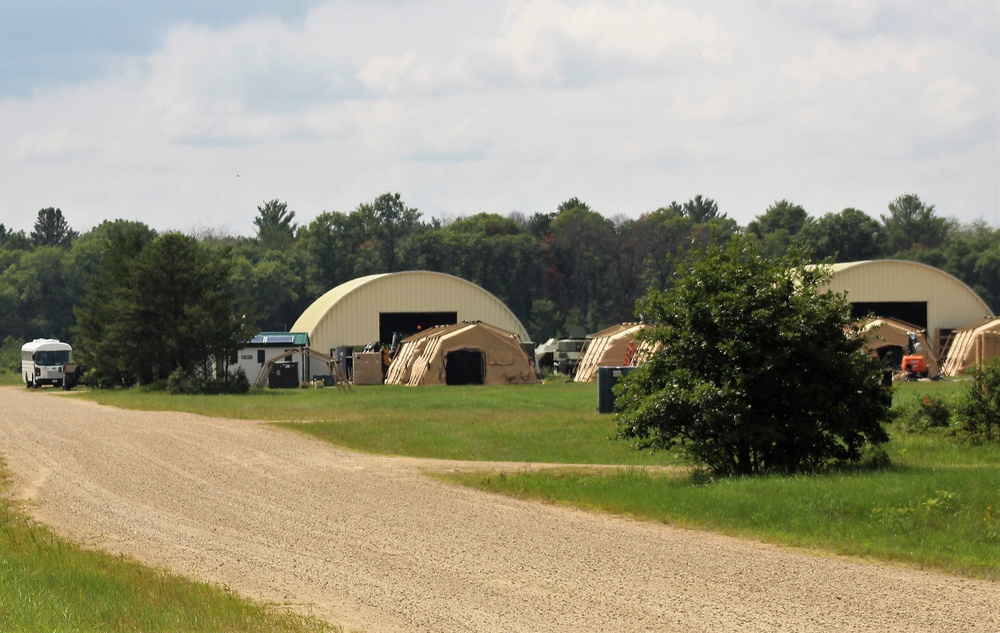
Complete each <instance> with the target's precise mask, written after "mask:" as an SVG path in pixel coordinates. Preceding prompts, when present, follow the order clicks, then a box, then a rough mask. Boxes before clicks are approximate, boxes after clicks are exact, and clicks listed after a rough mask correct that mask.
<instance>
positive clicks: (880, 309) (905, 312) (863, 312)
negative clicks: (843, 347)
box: [851, 301, 927, 330]
mask: <svg viewBox="0 0 1000 633" xmlns="http://www.w3.org/2000/svg"><path fill="white" fill-rule="evenodd" d="M869 315H875V316H880V317H885V318H889V319H895V320H897V321H903V322H904V323H909V324H911V325H916V326H917V327H919V328H920V329H922V330H926V329H927V302H926V301H859V302H857V303H854V302H851V316H852V317H854V318H855V319H863V318H864V317H866V316H869Z"/></svg>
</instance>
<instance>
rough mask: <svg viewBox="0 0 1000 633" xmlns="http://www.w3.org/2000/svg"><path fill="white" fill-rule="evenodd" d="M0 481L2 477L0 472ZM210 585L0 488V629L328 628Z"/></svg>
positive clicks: (300, 631)
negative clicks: (107, 547) (54, 527)
mask: <svg viewBox="0 0 1000 633" xmlns="http://www.w3.org/2000/svg"><path fill="white" fill-rule="evenodd" d="M0 480H2V481H0V488H6V486H7V481H6V478H5V477H4V476H3V473H2V472H0ZM330 630H332V629H331V628H330V627H329V626H327V625H326V624H325V623H323V622H321V621H319V620H316V619H312V618H304V617H300V616H298V615H294V614H292V613H291V612H290V611H288V610H286V609H283V608H280V607H276V606H271V605H262V604H258V603H254V602H251V601H249V600H246V599H244V598H241V597H239V596H237V595H236V594H234V593H232V592H230V591H228V590H226V589H224V588H221V587H217V586H213V585H208V584H204V583H198V582H193V581H190V580H187V579H185V578H182V577H179V576H175V575H172V574H168V573H166V572H163V571H160V570H155V569H150V568H149V567H145V566H143V565H140V564H138V563H136V562H134V561H132V560H129V559H127V558H124V557H120V556H111V555H109V554H106V553H103V552H96V551H90V550H84V549H82V548H80V547H78V546H76V545H74V544H72V543H68V542H67V541H65V540H61V539H59V538H57V537H55V536H54V535H53V534H52V533H51V532H50V531H49V530H48V529H46V528H45V527H44V526H42V525H39V524H37V523H35V522H34V521H32V520H31V519H30V518H29V517H28V516H27V515H26V514H25V513H24V512H23V511H21V509H20V508H18V507H17V506H16V505H15V504H12V503H11V502H10V501H8V499H7V496H6V491H5V490H0V631H4V632H5V633H12V632H15V631H25V632H33V631H122V632H126V631H128V632H131V631H144V632H155V631H164V632H172V631H205V632H213V631H218V632H220V633H221V632H226V631H247V632H251V633H252V632H260V633H265V632H271V631H278V632H285V633H305V632H307V631H330Z"/></svg>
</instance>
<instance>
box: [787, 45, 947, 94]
mask: <svg viewBox="0 0 1000 633" xmlns="http://www.w3.org/2000/svg"><path fill="white" fill-rule="evenodd" d="M935 49H936V47H934V46H932V45H929V44H926V43H919V44H913V43H910V42H901V41H897V40H891V39H889V38H888V37H886V36H883V35H879V36H876V37H874V38H871V39H870V40H865V41H860V42H859V41H843V40H835V39H832V38H825V39H823V40H822V41H820V42H818V43H817V44H816V46H815V48H814V49H813V50H812V51H811V54H810V55H809V56H796V57H794V58H793V59H792V60H791V61H789V62H788V63H787V64H786V65H785V67H784V70H785V72H787V73H788V74H789V75H790V76H791V77H793V78H794V79H796V80H797V81H799V82H801V83H803V84H804V85H806V86H810V87H814V86H819V85H821V84H823V83H826V82H827V81H830V80H835V81H854V80H858V79H862V78H867V77H871V76H872V75H884V74H887V73H893V72H897V71H899V72H903V73H917V72H920V71H922V70H924V69H925V62H926V60H928V59H930V58H932V57H933V56H934V55H935V53H936V50H935Z"/></svg>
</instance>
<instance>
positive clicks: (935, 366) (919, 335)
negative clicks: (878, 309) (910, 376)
mask: <svg viewBox="0 0 1000 633" xmlns="http://www.w3.org/2000/svg"><path fill="white" fill-rule="evenodd" d="M861 330H862V331H863V332H864V333H865V335H866V339H867V342H866V344H865V347H866V349H868V350H869V351H871V352H872V353H877V354H879V356H882V357H885V356H886V351H887V350H886V349H885V348H889V347H898V348H899V350H894V351H893V353H892V354H889V355H888V357H889V358H891V359H892V361H893V362H894V363H895V364H896V365H899V364H900V363H901V362H902V360H903V356H904V355H905V354H906V353H907V349H908V348H909V345H910V332H913V335H914V339H915V341H916V343H917V345H918V346H919V348H918V349H917V350H915V351H914V353H915V354H920V355H921V356H923V357H924V362H925V363H927V374H928V375H929V376H937V375H938V374H940V373H941V366H940V363H939V362H938V358H937V355H936V354H935V353H934V351H933V349H932V348H931V345H930V343H929V342H928V341H927V336H926V334H925V333H924V331H923V330H921V329H920V328H919V327H917V326H915V325H912V324H910V323H905V322H903V321H897V320H896V319H888V318H884V317H876V318H873V319H870V320H868V321H865V322H864V323H863V324H862V325H861Z"/></svg>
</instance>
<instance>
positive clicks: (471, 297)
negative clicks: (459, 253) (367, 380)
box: [292, 270, 530, 353]
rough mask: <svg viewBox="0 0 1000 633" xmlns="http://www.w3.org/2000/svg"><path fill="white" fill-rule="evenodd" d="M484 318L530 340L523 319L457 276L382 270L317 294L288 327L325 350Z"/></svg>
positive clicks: (415, 271)
mask: <svg viewBox="0 0 1000 633" xmlns="http://www.w3.org/2000/svg"><path fill="white" fill-rule="evenodd" d="M462 321H483V322H484V323H488V324H490V325H493V326H494V327H498V328H501V329H504V330H507V331H509V332H512V333H514V334H517V335H518V336H519V337H520V338H521V341H522V343H528V342H530V338H529V336H528V332H527V330H525V328H524V326H523V325H522V324H521V321H520V320H519V319H518V318H517V317H516V316H515V315H514V313H513V312H512V311H511V310H510V308H508V307H507V306H506V305H505V304H504V303H503V302H502V301H500V300H499V299H498V298H497V297H496V296H494V295H493V294H491V293H490V292H488V291H486V290H484V289H483V288H481V287H480V286H478V285H476V284H474V283H472V282H470V281H466V280H465V279H462V278H461V277H455V276H454V275H448V274H445V273H437V272H431V271H426V270H414V271H404V272H396V273H383V274H377V275H368V276H365V277H358V278H357V279H352V280H351V281H347V282H344V283H342V284H340V285H339V286H337V287H335V288H333V289H332V290H330V291H328V292H327V293H325V294H324V295H323V296H321V297H319V298H318V299H316V301H314V302H313V303H312V305H310V306H309V307H308V308H306V309H305V311H304V312H303V313H302V314H301V316H299V318H298V320H296V321H295V323H294V324H293V325H292V331H294V332H307V333H308V334H309V341H310V346H311V347H313V348H314V349H317V350H319V351H321V352H324V353H326V352H327V351H332V350H334V349H335V348H337V347H341V346H348V347H359V346H363V345H367V344H368V343H371V342H373V341H381V342H382V343H389V342H391V339H392V334H393V332H400V333H401V334H402V335H403V336H404V337H405V336H409V335H411V334H414V333H416V332H419V331H421V330H423V329H424V328H428V327H433V326H436V325H452V324H455V323H459V322H462Z"/></svg>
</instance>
